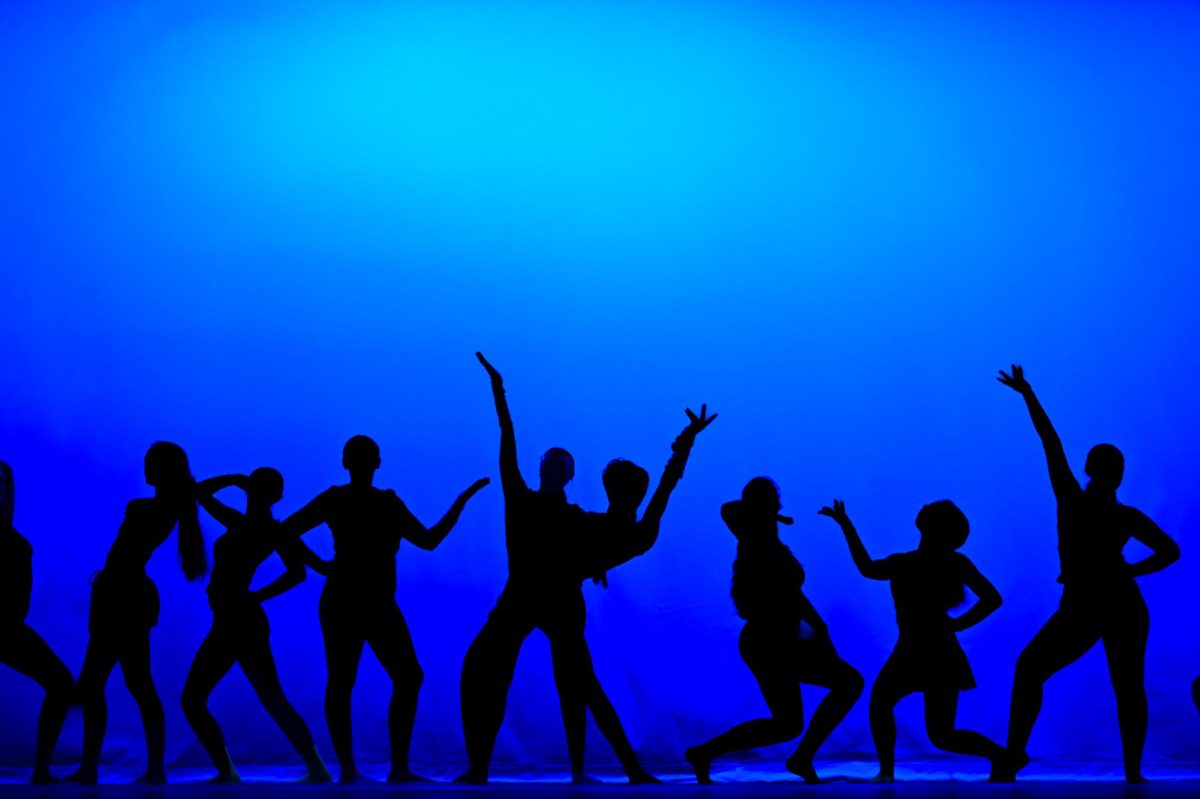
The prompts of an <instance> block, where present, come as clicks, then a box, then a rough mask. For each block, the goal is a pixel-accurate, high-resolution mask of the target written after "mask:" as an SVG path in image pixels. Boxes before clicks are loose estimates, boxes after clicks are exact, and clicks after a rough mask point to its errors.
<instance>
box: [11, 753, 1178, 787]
mask: <svg viewBox="0 0 1200 799" xmlns="http://www.w3.org/2000/svg"><path fill="white" fill-rule="evenodd" d="M963 765H964V764H963V763H962V761H961V760H959V759H946V760H925V761H920V762H915V763H910V764H908V765H906V766H904V765H897V768H896V776H897V780H896V782H895V783H892V784H890V785H876V784H872V783H870V782H869V780H870V778H871V777H872V776H873V775H874V774H875V772H876V765H875V764H874V763H873V762H869V761H843V762H838V763H830V764H825V765H824V766H823V767H822V765H821V764H820V763H818V769H819V771H820V773H821V775H822V777H824V778H825V779H826V780H827V782H826V784H825V785H822V786H806V785H805V784H804V783H803V782H802V781H800V780H799V779H798V778H796V777H795V776H793V775H791V774H789V773H787V772H786V771H782V770H774V769H771V768H766V766H767V764H761V765H759V764H743V765H740V766H737V765H735V766H733V767H730V768H725V769H720V770H714V771H713V781H714V783H715V784H714V785H713V786H698V785H696V783H695V780H694V778H693V776H692V775H691V774H690V773H684V772H681V771H679V770H678V767H675V768H674V769H672V768H660V769H657V770H656V769H654V768H651V772H652V773H654V774H656V775H658V776H659V777H660V778H661V779H662V780H663V783H664V784H663V785H661V786H639V787H636V788H631V787H630V786H628V785H627V784H626V783H625V781H624V778H623V777H622V776H621V774H620V773H619V772H616V771H613V770H610V769H601V768H597V769H595V770H593V771H592V772H591V773H592V775H593V776H594V777H595V778H596V779H597V781H598V782H597V784H595V785H589V786H572V785H570V783H569V780H568V775H567V774H566V772H560V771H555V770H549V771H535V770H527V769H519V768H510V769H499V770H497V772H496V773H495V774H494V776H493V779H492V782H491V784H490V785H489V786H487V787H486V788H480V787H472V786H461V785H455V784H453V783H452V782H450V781H451V780H452V779H453V778H454V777H455V776H456V775H457V774H458V773H459V772H458V771H448V770H444V769H436V768H429V769H425V770H423V771H421V773H423V774H424V775H425V776H427V777H429V778H430V779H431V780H433V782H430V783H420V784H414V785H407V786H394V785H388V784H387V783H385V782H383V781H382V780H383V779H384V777H385V776H386V773H387V767H386V766H382V765H381V766H378V767H375V768H371V767H366V768H364V772H365V773H366V774H367V775H368V776H370V777H372V778H375V779H378V780H379V782H367V783H360V784H356V785H353V786H350V787H342V786H336V785H334V786H328V785H321V786H313V785H297V784H294V782H295V780H298V779H299V778H300V777H301V776H303V773H304V772H303V769H301V768H300V767H299V766H275V767H257V768H256V767H253V766H245V767H241V768H239V771H240V772H241V776H242V780H243V781H242V782H241V783H240V784H239V785H235V786H218V785H211V784H208V782H207V780H208V779H209V778H210V777H211V776H212V774H213V771H212V769H211V768H193V767H187V768H171V769H170V778H171V784H170V785H169V786H167V787H166V788H164V787H162V786H132V785H129V784H128V783H129V782H130V781H132V780H133V779H135V778H136V777H137V776H138V773H139V772H138V770H137V769H132V768H120V767H113V768H106V769H102V770H101V781H102V785H101V786H100V788H99V789H100V790H103V791H109V790H118V791H121V792H123V793H136V794H138V795H149V794H154V795H159V794H162V793H163V792H164V791H165V792H170V793H174V792H175V791H176V790H179V791H181V792H183V793H187V794H188V795H190V796H194V795H196V794H198V793H205V794H206V793H208V792H213V794H214V796H218V795H220V796H232V795H241V794H246V793H255V794H275V793H279V792H281V791H303V792H312V791H336V792H339V793H340V792H349V793H357V792H363V791H368V792H376V791H389V792H410V791H426V790H432V791H437V792H439V793H443V792H451V793H476V792H478V791H488V790H495V791H498V792H502V793H506V794H509V793H512V792H513V790H514V789H517V790H527V789H537V790H538V793H546V794H549V795H552V794H556V793H562V794H564V795H567V794H573V793H576V792H579V791H591V790H593V789H594V790H600V791H605V792H607V791H611V790H612V789H616V788H620V789H623V790H625V791H636V792H638V793H643V792H653V791H660V790H669V791H671V792H672V793H678V792H680V791H681V789H690V790H691V791H696V792H708V791H713V790H717V791H721V792H724V791H727V790H732V791H734V792H737V793H747V794H753V795H761V796H764V797H767V796H782V795H785V794H788V795H790V794H792V793H794V792H795V791H796V790H797V789H802V790H818V791H822V792H829V793H836V794H841V793H848V794H849V793H853V794H854V795H856V796H874V795H890V794H891V793H896V794H897V795H899V794H903V795H912V796H930V797H933V796H957V795H962V794H964V793H978V792H984V793H988V794H989V795H994V794H996V792H999V793H1000V794H1001V795H1014V796H1052V795H1053V796H1061V795H1071V796H1095V795H1101V794H1102V795H1105V796H1119V795H1138V796H1142V795H1145V796H1172V797H1175V796H1200V757H1198V759H1197V760H1195V761H1164V762H1155V763H1147V764H1146V768H1145V772H1146V776H1147V777H1148V778H1149V779H1150V780H1151V782H1149V783H1148V784H1146V785H1139V786H1129V785H1126V784H1125V782H1124V779H1123V778H1122V775H1121V766H1120V763H1118V762H1064V761H1055V762H1047V763H1034V764H1031V765H1030V766H1029V768H1027V769H1026V770H1025V771H1024V772H1023V773H1022V778H1021V781H1020V782H1018V783H1015V784H1009V785H994V784H990V783H988V782H986V777H987V775H986V773H985V772H984V771H982V770H978V771H976V770H970V769H969V768H968V769H962V768H961V767H962V766H963ZM69 769H70V766H63V767H61V768H58V769H56V773H58V774H60V775H65V774H68V773H69ZM335 773H336V769H335ZM28 778H29V769H28V768H14V767H3V768H0V785H3V786H4V788H3V790H4V792H5V793H9V792H12V791H13V790H14V789H16V788H18V787H19V786H24V791H26V792H30V793H40V792H45V791H49V792H54V793H56V794H61V793H67V794H73V793H89V792H94V791H95V790H97V789H95V788H87V787H82V786H75V785H71V784H58V785H53V786H29V785H25V783H26V781H27V780H28Z"/></svg>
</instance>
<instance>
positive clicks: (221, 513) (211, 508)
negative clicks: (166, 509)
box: [196, 474, 246, 528]
mask: <svg viewBox="0 0 1200 799" xmlns="http://www.w3.org/2000/svg"><path fill="white" fill-rule="evenodd" d="M226 488H240V489H242V490H243V491H245V490H246V476H245V475H241V474H225V475H221V476H220V477H210V478H208V479H207V480H201V481H200V482H199V483H196V502H197V503H199V505H200V507H202V508H204V510H206V511H207V512H208V515H209V516H212V517H213V518H214V519H216V520H217V521H218V522H220V523H221V524H222V525H224V526H225V527H226V528H229V527H233V526H234V525H237V524H239V523H241V522H242V521H243V520H244V518H245V517H244V516H243V515H242V513H241V512H240V511H236V510H234V509H233V508H231V507H229V506H228V505H226V504H225V503H224V502H222V501H220V500H219V499H217V498H216V496H215V494H216V493H217V492H218V491H222V490H224V489H226Z"/></svg>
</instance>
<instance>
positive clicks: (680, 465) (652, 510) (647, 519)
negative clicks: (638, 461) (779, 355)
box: [639, 405, 717, 551]
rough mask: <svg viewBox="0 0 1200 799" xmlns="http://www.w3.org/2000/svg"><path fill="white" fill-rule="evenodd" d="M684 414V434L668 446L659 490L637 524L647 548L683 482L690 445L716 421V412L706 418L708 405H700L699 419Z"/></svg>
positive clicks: (690, 450) (685, 410)
mask: <svg viewBox="0 0 1200 799" xmlns="http://www.w3.org/2000/svg"><path fill="white" fill-rule="evenodd" d="M684 412H685V413H686V414H687V417H688V424H687V427H685V428H683V432H682V433H680V434H679V435H678V436H676V438H675V440H674V441H673V442H672V443H671V457H670V459H669V460H668V461H667V465H666V468H664V469H663V475H662V477H661V478H659V481H658V487H657V488H655V489H654V494H653V496H651V497H650V503H649V504H648V505H646V512H645V513H644V514H642V521H641V523H640V524H639V527H640V528H641V531H642V532H643V534H644V535H646V536H648V537H649V542H648V543H647V544H646V549H649V548H650V547H651V546H653V545H654V542H655V540H656V539H657V538H658V527H659V524H660V523H661V522H662V517H663V514H664V513H666V512H667V501H668V500H669V499H670V498H671V492H672V491H674V490H675V486H677V485H679V481H680V480H681V479H683V470H684V467H686V466H687V461H688V456H689V455H690V454H691V452H692V445H693V444H695V443H696V436H698V435H700V433H701V432H703V431H704V429H705V428H707V427H708V426H709V425H710V424H712V423H713V422H714V421H715V420H716V418H717V415H716V414H715V413H714V414H713V415H712V416H709V415H708V405H701V406H700V415H699V416H697V415H696V414H694V413H692V409H691V408H685V409H684ZM643 551H645V550H643Z"/></svg>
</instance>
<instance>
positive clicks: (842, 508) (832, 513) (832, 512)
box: [817, 499, 850, 524]
mask: <svg viewBox="0 0 1200 799" xmlns="http://www.w3.org/2000/svg"><path fill="white" fill-rule="evenodd" d="M817 513H818V514H820V515H821V516H828V517H829V518H831V519H833V520H834V521H835V522H837V523H838V524H841V523H842V522H848V521H850V517H849V516H848V515H847V514H846V503H845V502H842V501H841V500H840V499H835V500H834V501H833V507H832V508H831V507H829V506H828V505H826V506H825V507H823V508H821V509H820V510H819V511H817Z"/></svg>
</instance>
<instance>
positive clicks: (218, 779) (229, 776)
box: [208, 771, 242, 785]
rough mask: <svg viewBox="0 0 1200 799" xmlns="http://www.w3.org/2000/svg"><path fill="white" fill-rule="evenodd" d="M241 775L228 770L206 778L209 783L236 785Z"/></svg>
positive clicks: (240, 779)
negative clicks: (208, 778)
mask: <svg viewBox="0 0 1200 799" xmlns="http://www.w3.org/2000/svg"><path fill="white" fill-rule="evenodd" d="M241 781H242V777H241V775H240V774H238V773H237V772H236V771H230V772H228V773H225V774H218V775H217V776H215V777H213V778H212V779H210V780H208V784H209V785H238V784H239V783H241Z"/></svg>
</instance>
